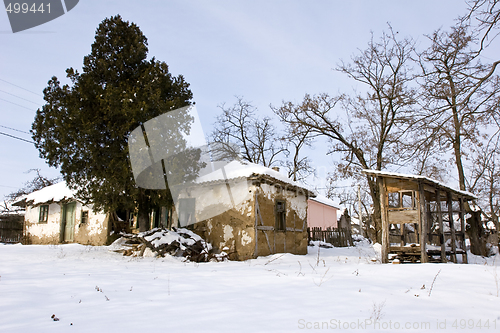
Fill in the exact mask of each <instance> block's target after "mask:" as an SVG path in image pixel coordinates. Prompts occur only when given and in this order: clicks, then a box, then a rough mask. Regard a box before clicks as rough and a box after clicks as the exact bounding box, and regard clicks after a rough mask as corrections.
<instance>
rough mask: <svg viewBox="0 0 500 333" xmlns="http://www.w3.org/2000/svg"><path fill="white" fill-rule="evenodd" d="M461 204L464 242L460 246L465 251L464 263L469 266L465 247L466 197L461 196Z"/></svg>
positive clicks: (463, 255)
mask: <svg viewBox="0 0 500 333" xmlns="http://www.w3.org/2000/svg"><path fill="white" fill-rule="evenodd" d="M458 200H459V203H460V226H461V228H462V230H460V231H461V238H462V242H461V244H460V246H461V247H462V250H464V253H463V254H462V263H464V264H467V247H466V246H465V205H464V197H463V196H460V197H459V199H458Z"/></svg>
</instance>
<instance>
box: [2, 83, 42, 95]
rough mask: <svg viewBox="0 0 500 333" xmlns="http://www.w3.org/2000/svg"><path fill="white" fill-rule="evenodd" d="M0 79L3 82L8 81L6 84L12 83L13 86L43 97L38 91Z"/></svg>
mask: <svg viewBox="0 0 500 333" xmlns="http://www.w3.org/2000/svg"><path fill="white" fill-rule="evenodd" d="M0 81H3V82H5V83H8V84H10V85H13V86H14V87H17V88H19V89H22V90H26V91H27V92H30V93H32V94H35V95H37V96H42V97H43V95H40V94H39V93H36V92H33V91H31V90H28V89H26V88H23V87H20V86H18V85H17V84H14V83H12V82H9V81H5V80H3V79H0Z"/></svg>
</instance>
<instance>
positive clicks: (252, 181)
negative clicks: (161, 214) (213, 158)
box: [175, 161, 315, 260]
mask: <svg viewBox="0 0 500 333" xmlns="http://www.w3.org/2000/svg"><path fill="white" fill-rule="evenodd" d="M314 196H315V194H314V193H313V192H312V191H310V190H308V189H306V188H304V186H303V185H300V184H298V183H296V182H293V181H292V180H290V179H288V178H287V177H285V176H284V175H282V174H281V173H279V172H278V171H276V170H272V169H270V168H266V167H263V166H260V165H256V164H253V163H247V162H240V161H233V162H231V163H229V164H227V165H225V166H224V167H222V168H220V169H218V170H216V171H214V172H212V173H209V174H207V175H204V176H202V177H199V178H198V179H197V180H196V181H195V182H194V183H192V184H190V185H188V186H185V187H184V188H183V189H182V190H181V191H180V193H179V195H178V200H177V203H176V213H175V214H176V220H177V221H178V225H179V226H181V227H184V226H189V225H191V227H190V228H192V229H193V231H194V232H196V233H197V234H199V235H200V236H201V237H203V238H204V239H205V240H206V241H208V242H210V243H211V244H212V245H213V246H214V247H215V248H218V249H219V250H221V251H225V252H226V253H228V254H229V258H230V259H233V260H246V259H249V258H255V257H257V256H267V255H270V254H273V253H285V252H287V253H293V254H306V253H307V245H308V244H307V243H308V241H307V200H308V199H309V198H310V197H314Z"/></svg>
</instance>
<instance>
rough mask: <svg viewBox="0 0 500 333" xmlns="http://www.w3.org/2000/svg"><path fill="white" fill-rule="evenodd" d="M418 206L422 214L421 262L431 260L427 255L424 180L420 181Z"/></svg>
mask: <svg viewBox="0 0 500 333" xmlns="http://www.w3.org/2000/svg"><path fill="white" fill-rule="evenodd" d="M418 206H419V215H420V262H421V263H426V262H429V257H428V256H427V237H428V234H427V222H428V221H427V213H426V205H425V192H424V184H422V182H419V183H418Z"/></svg>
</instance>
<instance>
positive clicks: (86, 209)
mask: <svg viewBox="0 0 500 333" xmlns="http://www.w3.org/2000/svg"><path fill="white" fill-rule="evenodd" d="M19 204H22V205H24V206H25V208H26V211H25V216H24V223H25V226H24V239H25V243H28V244H58V243H73V242H75V243H80V244H88V245H105V244H106V242H107V239H108V235H109V229H110V226H109V219H108V216H107V215H106V214H104V213H101V212H94V211H93V209H92V206H88V205H84V204H82V203H81V202H80V201H78V200H77V199H75V195H74V192H73V191H72V190H70V189H69V188H68V187H67V186H66V183H65V182H61V183H58V184H54V185H51V186H47V187H45V188H43V189H41V190H39V191H35V192H33V193H31V194H28V195H27V196H26V198H24V200H23V201H22V203H19Z"/></svg>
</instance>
